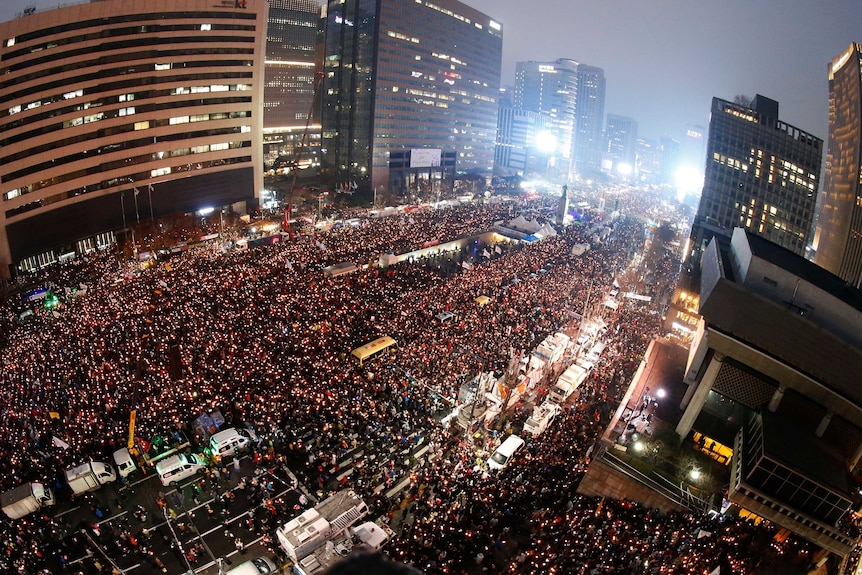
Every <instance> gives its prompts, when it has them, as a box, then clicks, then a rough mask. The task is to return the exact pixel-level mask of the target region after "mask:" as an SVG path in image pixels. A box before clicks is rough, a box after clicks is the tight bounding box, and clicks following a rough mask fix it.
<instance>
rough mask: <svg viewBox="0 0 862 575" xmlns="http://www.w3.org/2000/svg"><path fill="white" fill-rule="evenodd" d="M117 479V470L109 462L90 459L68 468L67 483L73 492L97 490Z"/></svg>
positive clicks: (77, 493) (76, 493) (78, 493)
mask: <svg viewBox="0 0 862 575" xmlns="http://www.w3.org/2000/svg"><path fill="white" fill-rule="evenodd" d="M116 480H117V472H116V471H114V468H113V467H112V466H111V464H109V463H103V462H101V461H90V462H88V463H82V464H81V465H78V466H77V467H73V468H71V469H67V470H66V483H68V484H69V487H70V488H71V489H72V493H74V494H75V495H80V494H81V493H86V492H87V491H95V490H96V489H99V488H100V487H101V486H102V485H105V484H108V483H113V482H114V481H116Z"/></svg>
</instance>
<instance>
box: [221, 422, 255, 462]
mask: <svg viewBox="0 0 862 575" xmlns="http://www.w3.org/2000/svg"><path fill="white" fill-rule="evenodd" d="M257 442H258V439H257V435H256V434H255V433H254V432H253V431H252V430H250V429H242V428H240V429H237V428H235V427H229V428H227V429H223V430H221V431H219V432H218V433H216V434H215V435H213V436H212V437H210V451H211V452H212V454H213V457H228V456H230V455H233V454H234V453H236V452H237V451H243V450H247V449H251V448H252V447H253V446H254V445H256V444H257Z"/></svg>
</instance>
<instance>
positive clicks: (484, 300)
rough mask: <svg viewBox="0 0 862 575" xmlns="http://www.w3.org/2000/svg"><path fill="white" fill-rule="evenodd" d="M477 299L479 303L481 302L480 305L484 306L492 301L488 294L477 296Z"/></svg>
mask: <svg viewBox="0 0 862 575" xmlns="http://www.w3.org/2000/svg"><path fill="white" fill-rule="evenodd" d="M475 301H476V303H477V304H479V307H482V306H485V305H487V304H488V303H489V302H490V301H491V298H489V297H488V296H486V295H480V296H479V297H477V298H476V300H475Z"/></svg>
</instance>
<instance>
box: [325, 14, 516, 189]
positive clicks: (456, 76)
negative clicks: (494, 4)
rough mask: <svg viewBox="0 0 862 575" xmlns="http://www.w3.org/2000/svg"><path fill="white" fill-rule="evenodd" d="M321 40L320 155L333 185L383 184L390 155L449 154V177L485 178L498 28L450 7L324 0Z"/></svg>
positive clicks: (492, 132)
mask: <svg viewBox="0 0 862 575" xmlns="http://www.w3.org/2000/svg"><path fill="white" fill-rule="evenodd" d="M418 22H421V23H422V25H421V26H417V23H418ZM324 42H325V48H324V82H323V105H322V114H321V129H322V143H321V146H322V148H321V157H322V165H323V168H324V170H323V173H324V174H326V176H327V177H328V178H329V179H330V180H331V181H332V182H333V183H335V184H341V183H345V182H356V183H357V184H359V185H366V186H369V185H373V186H378V185H388V184H389V181H388V179H389V177H388V157H389V150H391V149H402V150H406V149H417V148H432V149H441V150H443V151H444V152H447V151H454V152H455V153H456V157H457V165H458V170H459V171H483V172H489V173H490V171H491V169H492V166H493V162H494V141H495V133H496V125H497V94H498V91H499V87H500V67H501V62H502V26H501V25H500V24H498V23H497V22H494V21H493V20H491V19H490V18H489V17H488V16H486V15H484V14H482V13H481V12H478V11H476V10H474V9H472V8H470V7H469V6H466V5H464V4H462V3H460V2H457V1H455V0H446V1H438V2H436V3H435V2H430V1H422V2H397V1H395V0H379V1H375V0H347V1H345V2H341V1H340V0H339V1H335V0H333V1H330V2H329V3H328V5H327V7H326V13H325V40H324Z"/></svg>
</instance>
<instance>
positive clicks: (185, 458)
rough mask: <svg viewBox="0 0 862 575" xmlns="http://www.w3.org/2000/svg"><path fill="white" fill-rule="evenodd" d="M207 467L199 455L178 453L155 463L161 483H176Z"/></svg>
mask: <svg viewBox="0 0 862 575" xmlns="http://www.w3.org/2000/svg"><path fill="white" fill-rule="evenodd" d="M206 468H207V465H206V463H204V460H203V459H202V458H201V456H200V455H195V454H194V453H189V454H186V453H180V454H179V455H172V456H170V457H168V458H167V459H163V460H161V461H159V462H158V463H157V464H156V473H158V474H159V479H160V480H161V481H162V485H164V486H165V487H167V486H168V485H176V484H177V483H179V482H180V481H182V480H183V479H187V478H189V477H191V476H192V475H195V474H196V473H202V472H203V471H204V470H205V469H206Z"/></svg>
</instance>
